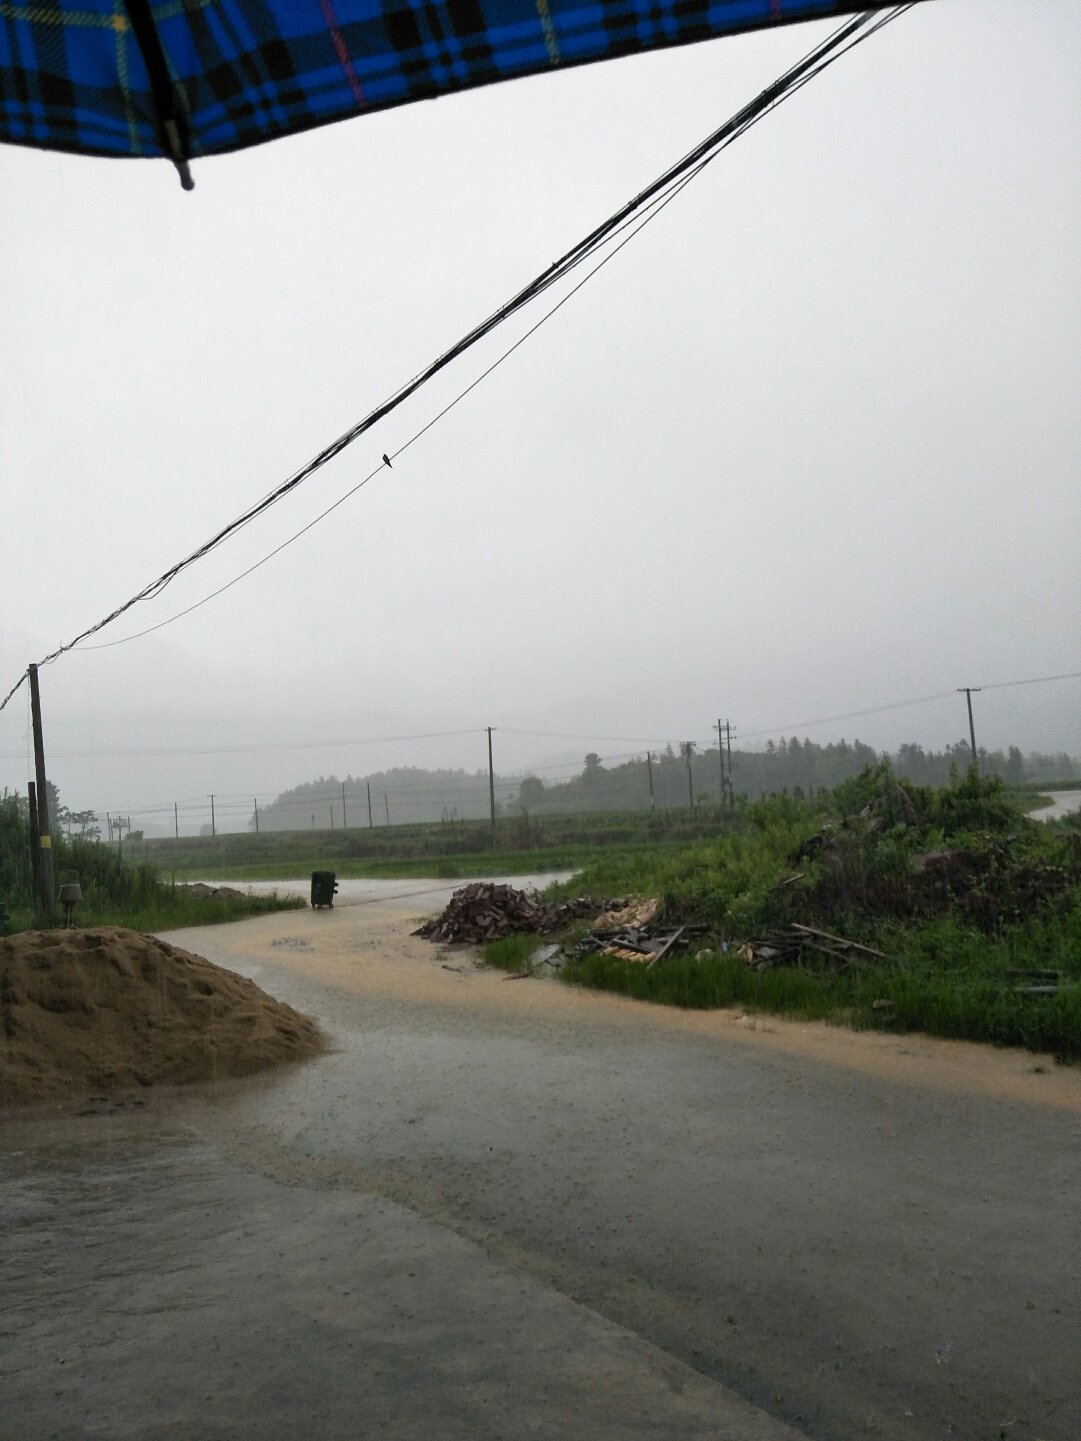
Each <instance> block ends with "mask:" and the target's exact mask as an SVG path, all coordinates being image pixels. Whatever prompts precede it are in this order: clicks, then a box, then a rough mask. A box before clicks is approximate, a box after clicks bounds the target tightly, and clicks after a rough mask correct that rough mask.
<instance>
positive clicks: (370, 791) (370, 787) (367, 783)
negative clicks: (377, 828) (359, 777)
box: [364, 781, 373, 830]
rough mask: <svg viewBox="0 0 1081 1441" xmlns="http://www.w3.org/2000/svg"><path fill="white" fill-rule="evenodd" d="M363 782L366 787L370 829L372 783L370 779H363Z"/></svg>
mask: <svg viewBox="0 0 1081 1441" xmlns="http://www.w3.org/2000/svg"><path fill="white" fill-rule="evenodd" d="M364 784H365V785H366V786H367V787H368V829H369V830H371V828H372V825H373V821H372V783H371V781H365V782H364Z"/></svg>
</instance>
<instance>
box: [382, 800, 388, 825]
mask: <svg viewBox="0 0 1081 1441" xmlns="http://www.w3.org/2000/svg"><path fill="white" fill-rule="evenodd" d="M383 804H384V805H385V806H386V808H387V825H388V826H389V825H390V797H389V796H388V795H386V794H384V796H383Z"/></svg>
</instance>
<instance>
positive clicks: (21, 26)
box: [0, 0, 887, 188]
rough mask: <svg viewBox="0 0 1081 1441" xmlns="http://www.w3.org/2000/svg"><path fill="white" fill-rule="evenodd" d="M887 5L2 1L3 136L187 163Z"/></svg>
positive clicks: (185, 176)
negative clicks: (460, 95) (485, 91)
mask: <svg viewBox="0 0 1081 1441" xmlns="http://www.w3.org/2000/svg"><path fill="white" fill-rule="evenodd" d="M885 8H887V0H882V3H875V0H864V3H862V4H859V3H851V0H648V3H646V0H430V3H423V0H154V3H151V0H28V3H25V4H19V3H12V0H0V140H4V141H7V142H9V143H11V144H16V145H31V146H36V147H39V148H43V149H47V150H66V151H75V152H78V153H80V154H87V155H116V156H162V155H165V156H168V157H169V158H170V159H171V160H172V161H173V162H174V164H176V166H177V168H178V170H179V171H180V175H181V180H182V181H183V183H184V185H185V188H190V186H191V176H190V172H189V169H188V161H189V160H190V159H192V158H194V157H197V156H204V155H219V154H223V153H225V152H228V151H231V150H240V149H242V148H244V147H245V146H248V145H258V144H260V143H261V142H263V141H265V140H274V139H277V138H278V137H280V136H283V135H291V134H294V133H295V132H297V131H300V130H308V129H310V128H311V127H312V126H315V125H325V124H327V123H328V122H329V121H332V120H341V119H344V118H346V117H348V116H351V115H363V114H367V113H368V112H369V111H373V110H383V109H386V108H388V107H389V106H392V105H407V104H409V103H410V102H412V101H414V100H430V99H433V98H435V97H436V96H439V95H446V94H449V93H451V92H452V91H455V90H467V89H470V88H472V87H473V86H477V85H488V84H492V83H494V82H495V81H499V80H511V79H514V78H516V77H518V76H522V75H532V74H537V73H539V72H542V71H547V70H555V69H562V68H564V67H566V66H570V65H582V64H586V63H588V62H590V61H593V60H606V59H612V58H615V57H617V56H622V55H629V54H633V53H635V52H637V51H641V50H653V49H657V48H660V47H664V46H672V45H685V44H689V43H691V42H693V41H697V40H708V39H712V38H714V37H717V36H722V35H731V34H735V33H736V32H738V31H744V30H751V29H756V28H765V27H769V26H773V25H780V24H784V23H786V22H791V21H796V20H812V19H824V18H829V17H831V16H837V15H842V14H848V13H851V12H853V11H857V10H876V9H885Z"/></svg>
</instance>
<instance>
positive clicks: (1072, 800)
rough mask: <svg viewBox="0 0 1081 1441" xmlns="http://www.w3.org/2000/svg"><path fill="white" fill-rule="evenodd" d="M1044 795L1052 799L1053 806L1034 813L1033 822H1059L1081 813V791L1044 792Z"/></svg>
mask: <svg viewBox="0 0 1081 1441" xmlns="http://www.w3.org/2000/svg"><path fill="white" fill-rule="evenodd" d="M1044 795H1048V796H1050V797H1051V804H1050V805H1049V806H1044V807H1043V808H1042V809H1041V810H1038V811H1033V812H1032V818H1033V820H1037V821H1057V820H1061V819H1062V817H1063V816H1070V815H1073V813H1074V811H1081V791H1044Z"/></svg>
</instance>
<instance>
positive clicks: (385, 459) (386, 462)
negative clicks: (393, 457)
mask: <svg viewBox="0 0 1081 1441" xmlns="http://www.w3.org/2000/svg"><path fill="white" fill-rule="evenodd" d="M383 464H384V465H386V466H389V467H390V469H391V470H393V469H394V467H393V466H392V465H391V464H390V456H389V455H388V454H387V453H386V451H384V452H383Z"/></svg>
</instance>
